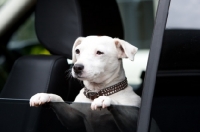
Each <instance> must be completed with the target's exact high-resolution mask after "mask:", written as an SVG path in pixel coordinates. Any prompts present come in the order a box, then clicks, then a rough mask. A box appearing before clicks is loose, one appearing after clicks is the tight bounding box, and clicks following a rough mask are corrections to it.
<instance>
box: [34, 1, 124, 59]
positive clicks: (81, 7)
mask: <svg viewBox="0 0 200 132" xmlns="http://www.w3.org/2000/svg"><path fill="white" fill-rule="evenodd" d="M35 27H36V34H37V36H38V39H39V41H40V42H41V43H42V44H43V45H44V46H45V47H46V48H47V49H48V50H49V51H50V52H51V53H52V54H55V55H63V56H65V57H66V58H69V59H71V58H72V55H71V54H72V46H73V44H74V41H75V39H76V38H77V37H80V36H88V35H107V36H111V37H117V38H121V39H123V37H124V36H123V34H124V32H123V26H122V20H121V16H120V13H119V9H118V5H117V3H116V1H115V0H109V1H108V0H101V1H94V0H87V1H83V0H59V1H56V0H38V1H37V6H36V12H35Z"/></svg>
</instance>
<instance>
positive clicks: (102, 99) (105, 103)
mask: <svg viewBox="0 0 200 132" xmlns="http://www.w3.org/2000/svg"><path fill="white" fill-rule="evenodd" d="M110 104H111V99H110V97H107V96H99V97H98V98H96V99H94V101H93V102H92V104H91V109H92V110H96V109H97V108H106V107H109V106H110Z"/></svg>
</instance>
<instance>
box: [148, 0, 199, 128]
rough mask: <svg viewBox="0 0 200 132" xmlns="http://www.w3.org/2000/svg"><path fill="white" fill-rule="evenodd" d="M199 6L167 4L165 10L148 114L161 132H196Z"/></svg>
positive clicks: (174, 0)
mask: <svg viewBox="0 0 200 132" xmlns="http://www.w3.org/2000/svg"><path fill="white" fill-rule="evenodd" d="M199 5H200V1H198V0H190V1H187V0H171V3H170V6H169V12H168V18H167V23H166V28H165V31H164V36H163V41H162V49H161V54H160V61H159V65H158V70H157V77H156V85H155V90H154V96H153V103H152V111H151V115H152V118H153V119H155V121H156V123H157V124H158V126H159V128H160V130H161V131H162V132H172V131H174V132H178V131H181V132H188V131H199V130H200V127H199V118H200V116H199V110H200V105H199V101H200V94H199V92H198V90H199V87H200V83H199V78H200V59H199V56H200V45H199V43H200V30H199V29H200V28H199V27H200V25H199V21H200V19H199V18H198V17H197V16H199V15H200V12H199V10H198V9H197V6H199Z"/></svg>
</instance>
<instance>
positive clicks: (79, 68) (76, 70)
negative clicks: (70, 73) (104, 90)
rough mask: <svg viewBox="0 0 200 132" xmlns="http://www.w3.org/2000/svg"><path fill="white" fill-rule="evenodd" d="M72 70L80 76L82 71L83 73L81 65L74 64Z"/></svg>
mask: <svg viewBox="0 0 200 132" xmlns="http://www.w3.org/2000/svg"><path fill="white" fill-rule="evenodd" d="M73 69H74V72H75V73H76V74H81V73H82V71H83V69H84V65H82V64H75V65H74V66H73Z"/></svg>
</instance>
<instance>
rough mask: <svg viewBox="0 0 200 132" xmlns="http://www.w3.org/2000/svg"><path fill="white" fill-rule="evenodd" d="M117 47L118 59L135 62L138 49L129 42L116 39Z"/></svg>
mask: <svg viewBox="0 0 200 132" xmlns="http://www.w3.org/2000/svg"><path fill="white" fill-rule="evenodd" d="M114 42H115V45H116V47H117V50H118V57H119V58H129V59H130V60H132V61H133V60H134V56H135V54H136V52H137V50H138V48H137V47H135V46H133V45H131V44H129V43H128V42H126V41H124V40H121V39H118V38H114Z"/></svg>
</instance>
